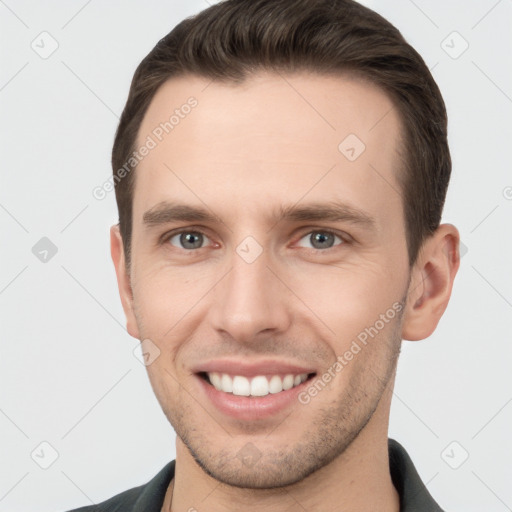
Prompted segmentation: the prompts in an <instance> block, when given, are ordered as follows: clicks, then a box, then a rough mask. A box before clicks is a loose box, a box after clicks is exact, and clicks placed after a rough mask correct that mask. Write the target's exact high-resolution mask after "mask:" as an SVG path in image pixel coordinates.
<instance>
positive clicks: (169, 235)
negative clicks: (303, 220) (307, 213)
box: [160, 228, 352, 254]
mask: <svg viewBox="0 0 512 512" xmlns="http://www.w3.org/2000/svg"><path fill="white" fill-rule="evenodd" d="M309 229H310V230H309V231H307V232H305V233H303V234H302V236H301V237H300V238H299V239H298V240H297V242H298V241H300V240H302V239H303V238H304V237H305V236H307V235H311V234H313V233H323V234H328V235H334V236H335V237H338V238H339V239H341V241H342V242H343V243H340V244H338V245H335V246H333V247H328V248H327V249H315V248H310V247H302V249H307V250H308V251H309V252H313V253H315V254H317V253H328V252H330V251H333V250H335V249H336V248H340V247H343V246H344V245H348V244H350V243H351V242H352V239H351V237H349V236H348V235H347V234H345V233H344V234H341V233H338V232H337V231H332V230H329V229H323V228H315V229H311V228H309ZM182 233H198V234H201V235H203V236H205V237H206V238H208V239H210V237H209V236H208V235H207V234H206V233H205V232H204V231H202V230H201V229H195V228H187V229H183V228H181V229H179V230H176V231H170V232H169V233H166V234H164V235H163V236H162V237H161V239H160V244H162V245H163V244H164V243H166V242H169V241H170V239H171V238H173V237H175V236H176V235H181V234H182ZM172 247H173V248H174V249H180V248H179V247H174V246H172ZM201 249H206V247H199V248H197V249H183V248H181V250H183V251H185V252H189V253H194V252H197V251H200V250H201Z"/></svg>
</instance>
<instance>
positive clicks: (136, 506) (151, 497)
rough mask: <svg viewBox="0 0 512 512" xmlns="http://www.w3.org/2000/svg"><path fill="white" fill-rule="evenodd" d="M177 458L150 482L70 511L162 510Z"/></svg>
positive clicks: (146, 511) (121, 511) (156, 511)
mask: <svg viewBox="0 0 512 512" xmlns="http://www.w3.org/2000/svg"><path fill="white" fill-rule="evenodd" d="M175 462H176V461H175V460H173V461H171V462H169V463H168V464H166V465H165V466H164V467H163V468H162V469H161V470H160V471H159V472H158V473H157V474H156V475H155V476H154V477H153V478H152V479H151V480H149V482H147V483H145V484H143V485H139V486H138V487H133V488H132V489H128V490H126V491H123V492H121V493H119V494H116V495H115V496H112V497H111V498H109V499H107V500H105V501H102V502H101V503H97V504H95V505H88V506H85V507H80V508H76V509H73V510H69V511H68V512H135V511H142V510H143V511H145V512H153V511H154V512H160V510H161V507H162V504H163V500H164V497H165V493H166V491H167V487H168V485H169V483H170V481H171V480H172V478H173V477H174V468H175Z"/></svg>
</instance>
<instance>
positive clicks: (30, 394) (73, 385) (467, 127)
mask: <svg viewBox="0 0 512 512" xmlns="http://www.w3.org/2000/svg"><path fill="white" fill-rule="evenodd" d="M364 3H365V4H366V5H368V6H370V7H372V8H374V9H375V10H377V11H378V12H380V13H381V14H382V15H384V16H385V17H386V18H387V19H389V20H390V21H391V22H392V23H393V24H395V25H396V26H397V27H398V28H399V29H400V30H401V32H402V33H403V34H404V36H405V38H406V39H407V40H408V41H409V42H410V43H411V44H412V45H413V46H414V47H415V48H416V49H417V50H418V51H419V52H420V54H421V55H422V56H423V57H424V59H425V61H426V63H427V64H428V66H429V67H430V68H431V69H432V72H433V75H434V78H435V79H436V81H437V82H438V84H439V86H440V88H441V91H442V93H443V96H444V98H445V101H446V104H447V108H448V114H449V138H450V147H451V152H452V158H453V177H452V182H451V185H450V190H449V193H448V197H447V203H446V208H445V212H444V217H443V221H444V222H451V223H454V224H455V225H456V226H457V227H458V228H459V230H460V232H461V237H462V241H463V243H464V245H465V246H466V247H467V253H466V254H465V255H464V256H463V258H462V263H461V268H460V271H459V274H458V276H457V278H456V282H455V287H454V291H453V295H452V300H451V302H450V305H449V307H448V309H447V311H446V313H445V315H444V317H443V319H442V320H441V322H440V324H439V327H438V328H437V330H436V332H435V333H434V334H433V335H432V336H431V337H430V338H429V339H428V340H424V341H421V342H407V341H406V342H404V345H403V350H402V356H401V360H400V362H399V370H398V376H397V382H396V388H395V396H394V401H393V404H392V409H391V422H390V437H394V438H395V439H397V440H398V441H399V442H401V443H402V444H403V445H404V446H405V447H406V449H407V450H408V451H409V453H410V455H411V457H412V459H413V461H414V462H415V464H416V467H417V469H418V471H419V473H420V475H421V477H422V479H423V481H424V482H425V483H426V485H427V486H428V488H429V490H430V492H431V493H432V494H433V496H434V497H435V498H436V500H437V501H438V502H439V503H440V505H441V506H442V507H443V508H445V509H446V510H447V511H448V512H455V511H464V512H471V511H474V512H476V511H482V510H485V511H487V512H494V511H495V512H501V511H505V510H512V489H511V486H510V475H511V474H512V471H511V469H512V468H511V463H510V461H511V460H512V444H511V441H510V432H511V427H512V403H511V401H512V385H511V383H512V379H511V371H510V367H511V363H512V348H511V347H512V344H511V341H512V340H511V336H510V330H511V323H512V322H511V321H512V278H511V271H510V262H511V261H512V242H511V239H512V230H511V227H512V226H511V224H512V222H511V219H512V173H511V171H510V161H509V160H510V145H511V141H512V129H511V126H510V121H511V113H512V99H511V98H512V77H511V65H510V64H511V62H510V59H511V58H510V55H511V54H512V39H510V37H509V34H510V29H511V23H512V2H511V0H501V1H496V0H481V1H480V0H479V1H476V0H474V1H467V0H458V1H452V2H444V1H441V0H436V1H421V0H415V1H414V2H413V1H412V0H399V1H386V2H377V1H369V0H367V1H365V2H364ZM205 7H207V3H206V2H205V1H203V0H201V1H199V0H195V1H186V2H185V1H181V2H178V1H165V2H164V1H156V0H153V1H146V2H135V1H129V2H127V1H123V2H122V1H121V0H115V1H111V2H100V1H98V0H89V1H83V2H65V1H63V0H54V1H49V2H35V1H27V0H25V1H23V0H20V1H15V0H0V34H1V37H2V41H1V45H0V52H1V57H0V58H1V68H0V106H1V107H0V108H1V118H0V119H1V127H0V130H1V133H0V136H1V141H2V152H1V172H2V187H1V189H0V229H1V233H2V251H1V274H0V308H1V318H2V324H1V327H2V337H1V353H0V432H1V436H0V461H1V462H0V512H7V511H9V512H17V511H22V510H23V511H36V510H37V511H38V512H44V511H55V512H57V511H59V510H67V509H69V508H74V507H77V506H79V505H87V504H90V503H91V502H99V501H102V500H104V499H106V498H108V497H110V496H112V495H114V494H116V493H118V492H121V491H123V490H125V489H128V488H129V487H133V486H136V485H140V484H142V483H145V482H146V481H147V480H149V479H150V478H151V477H153V476H154V475H155V474H156V473H157V472H158V471H159V470H160V469H161V468H162V467H163V465H164V464H165V463H166V462H168V461H169V460H171V459H173V458H174V456H175V452H174V432H173V430H172V428H171V426H170V425H169V424H168V422H167V420H166V419H165V416H164V415H163V413H162V412H161V410H160V407H159V405H158V403H157V401H156V398H155V397H154V395H153V392H152V390H151V387H150V384H149V381H148V379H147V376H146V371H145V368H144V366H143V365H142V364H141V363H140V362H139V360H138V359H137V358H136V357H135V355H134V353H133V351H134V349H135V354H138V353H139V352H138V348H137V347H138V342H137V340H134V339H133V338H131V337H130V336H129V335H128V334H127V333H126V330H125V327H124V326H125V321H124V316H123V312H122V308H121V304H120V300H119V297H118V292H117V286H116V281H115V274H114V268H113V265H112V263H111V260H110V253H109V236H108V230H109V227H110V225H111V224H114V223H115V222H117V211H116V207H115V199H114V194H113V193H111V194H109V195H108V196H107V198H105V199H104V200H103V201H98V200H96V199H94V198H93V196H92V190H93V188H94V187H95V186H97V185H100V184H102V183H103V182H104V181H105V180H106V179H107V178H108V176H109V175H110V173H111V169H110V164H109V161H110V151H111V145H112V141H113V136H114V131H115V129H116V126H117V122H118V116H119V115H120V113H121V111H122V108H123V106H124V102H125V100H126V96H127V92H128V87H129V84H130V81H131V77H132V74H133V72H134V70H135V67H136V65H137V64H138V63H139V61H140V60H141V59H142V58H143V57H144V56H145V55H146V54H147V52H148V51H149V50H150V49H151V48H152V47H153V46H154V44H156V42H157V41H158V40H159V39H160V38H161V37H163V36H164V35H165V34H166V33H168V32H169V31H170V30H171V29H172V27H173V26H174V25H175V24H176V23H177V22H179V21H180V20H181V19H183V18H184V17H185V16H188V15H191V14H193V13H195V12H198V11H199V10H202V9H203V8H205ZM44 31H46V32H48V33H49V34H50V36H48V35H44V34H43V35H40V34H41V32H44ZM454 31H456V32H457V33H458V34H459V35H457V34H453V32H454ZM53 41H56V42H57V44H58V48H57V49H56V50H55V51H54V53H53V54H52V55H50V56H47V58H45V59H44V58H42V57H41V56H40V54H41V53H43V54H44V52H49V51H50V50H51V49H52V44H56V43H54V42H53ZM443 41H444V42H443ZM464 41H467V44H469V47H468V48H467V50H466V51H464V53H462V54H460V55H459V53H460V52H461V50H463V49H464V47H465V42H464ZM31 45H33V46H34V49H33V48H32V47H31ZM43 56H46V55H43ZM454 57H457V58H454ZM42 237H47V238H49V239H50V240H51V241H52V243H53V244H55V246H56V247H57V250H58V252H57V253H56V254H55V255H54V256H53V257H51V252H50V253H48V255H47V259H48V261H47V262H46V263H44V262H42V261H40V260H39V259H38V258H37V257H36V256H35V255H34V254H33V252H32V248H33V247H34V246H35V245H36V244H37V243H38V241H39V240H40V239H41V238H42ZM36 247H39V246H36ZM43 249H44V248H43ZM39 250H41V249H40V248H39ZM35 252H37V251H35ZM42 256H43V255H40V257H42ZM454 441H455V444H452V443H453V442H454ZM42 442H46V443H49V445H51V447H50V446H49V445H47V444H43V445H41V443H42ZM53 450H55V451H56V452H57V453H58V458H57V459H56V460H55V461H54V462H53V464H51V465H50V466H49V467H48V468H47V469H43V468H41V467H40V465H41V464H42V465H48V464H49V463H50V462H52V460H53V458H52V456H53ZM466 452H467V454H469V458H468V459H467V460H465V461H464V457H465V454H466ZM463 461H464V462H463ZM450 465H451V466H459V467H458V468H457V469H453V468H452V467H450Z"/></svg>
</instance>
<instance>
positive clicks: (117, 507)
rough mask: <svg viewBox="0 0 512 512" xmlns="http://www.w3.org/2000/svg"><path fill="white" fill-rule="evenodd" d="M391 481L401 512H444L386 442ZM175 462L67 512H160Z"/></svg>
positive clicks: (396, 447) (404, 456)
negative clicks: (146, 478)
mask: <svg viewBox="0 0 512 512" xmlns="http://www.w3.org/2000/svg"><path fill="white" fill-rule="evenodd" d="M388 446H389V466H390V471H391V479H392V480H393V484H394V486H395V487H396V490H397V491H398V494H399V496H400V512H443V510H442V509H441V508H440V507H439V505H438V504H437V503H436V502H435V501H434V499H433V498H432V496H431V495H430V493H429V492H428V491H427V488H426V487H425V485H424V484H423V482H422V481H421V479H420V476H419V475H418V472H417V471H416V468H415V467H414V464H413V462H412V460H411V458H410V457H409V455H408V453H407V452H406V451H405V448H404V447H403V446H402V445H401V444H400V443H398V442H397V441H395V440H394V439H388ZM175 463H176V461H175V460H173V461H171V462H169V463H168V464H166V465H165V466H164V467H163V468H162V469H161V470H160V472H159V473H158V474H157V475H156V476H154V477H153V478H152V479H151V480H150V481H149V482H148V483H147V484H144V485H141V486H139V487H134V488H132V489H129V490H127V491H124V492H122V493H120V494H117V495H116V496H114V497H112V498H110V499H108V500H106V501H103V502H101V503H99V504H98V505H91V506H88V507H82V508H78V509H75V510H71V511H69V512H160V511H161V509H162V505H163V503H164V498H165V493H166V491H167V487H168V486H169V483H170V482H171V480H172V479H173V478H174V468H175Z"/></svg>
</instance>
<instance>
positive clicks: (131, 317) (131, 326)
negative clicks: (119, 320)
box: [110, 224, 140, 339]
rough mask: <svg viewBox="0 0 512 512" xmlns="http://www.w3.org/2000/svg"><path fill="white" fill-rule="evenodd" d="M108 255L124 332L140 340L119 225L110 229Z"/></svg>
mask: <svg viewBox="0 0 512 512" xmlns="http://www.w3.org/2000/svg"><path fill="white" fill-rule="evenodd" d="M110 254H111V255H112V261H113V262H114V267H115V269H116V276H117V286H118V288H119V295H120V297H121V303H122V304H123V309H124V314H125V316H126V330H127V331H128V333H129V334H130V335H131V336H133V337H134V338H137V339H140V336H139V328H138V326H137V321H136V318H135V313H134V305H133V293H132V287H131V283H130V276H129V275H128V273H127V271H126V262H125V258H124V250H123V239H122V237H121V232H120V231H119V224H116V225H114V226H112V227H111V228H110Z"/></svg>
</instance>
